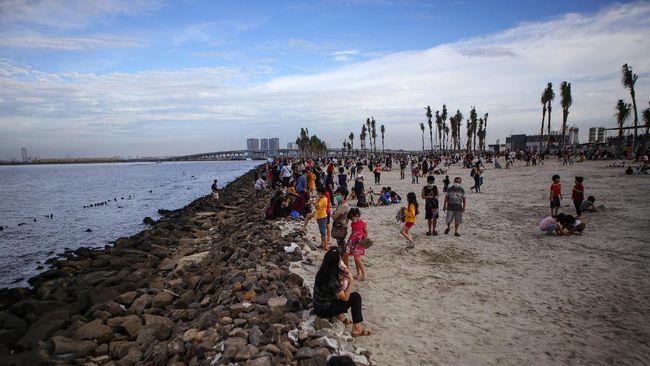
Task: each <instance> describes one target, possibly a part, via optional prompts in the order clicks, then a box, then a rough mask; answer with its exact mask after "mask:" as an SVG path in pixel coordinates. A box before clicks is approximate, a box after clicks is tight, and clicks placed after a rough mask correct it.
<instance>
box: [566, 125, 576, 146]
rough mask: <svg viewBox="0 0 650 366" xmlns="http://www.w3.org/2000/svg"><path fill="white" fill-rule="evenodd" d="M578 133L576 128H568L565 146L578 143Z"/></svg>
mask: <svg viewBox="0 0 650 366" xmlns="http://www.w3.org/2000/svg"><path fill="white" fill-rule="evenodd" d="M578 131H579V129H578V127H571V128H569V134H568V136H569V139H568V141H567V144H570V145H575V144H578V143H579V141H578Z"/></svg>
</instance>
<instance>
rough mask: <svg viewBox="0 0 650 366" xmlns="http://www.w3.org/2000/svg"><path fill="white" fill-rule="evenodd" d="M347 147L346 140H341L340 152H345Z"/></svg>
mask: <svg viewBox="0 0 650 366" xmlns="http://www.w3.org/2000/svg"><path fill="white" fill-rule="evenodd" d="M347 149H348V141H347V140H343V147H342V148H341V154H345V150H347Z"/></svg>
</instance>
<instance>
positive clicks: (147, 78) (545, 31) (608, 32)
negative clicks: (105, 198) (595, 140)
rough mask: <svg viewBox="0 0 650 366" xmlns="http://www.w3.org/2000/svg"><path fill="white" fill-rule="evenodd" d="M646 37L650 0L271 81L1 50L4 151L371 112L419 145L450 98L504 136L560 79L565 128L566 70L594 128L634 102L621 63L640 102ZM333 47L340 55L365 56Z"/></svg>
mask: <svg viewBox="0 0 650 366" xmlns="http://www.w3.org/2000/svg"><path fill="white" fill-rule="evenodd" d="M289 41H290V42H286V41H285V44H286V45H287V47H307V49H310V48H311V49H319V48H318V46H317V44H318V42H315V45H313V46H312V45H310V41H306V42H307V43H304V42H302V41H300V40H298V39H296V40H293V41H291V40H289ZM311 42H314V41H311ZM648 49H650V4H649V3H648V2H639V3H632V4H626V5H616V6H612V7H610V8H607V9H605V10H603V11H600V12H598V13H595V14H568V15H565V16H561V17H558V18H554V19H550V20H547V21H544V22H536V23H523V24H520V25H517V26H516V27H513V28H512V29H508V30H505V31H503V32H498V33H494V34H490V35H486V36H484V37H478V38H473V39H467V40H463V41H459V42H454V43H449V44H443V45H440V46H437V47H434V48H430V49H426V50H415V51H409V52H400V53H393V54H388V55H382V56H380V57H374V58H372V59H369V60H368V59H366V61H363V62H347V63H345V64H343V65H339V66H338V67H335V68H334V69H331V71H327V72H320V73H312V74H302V75H287V76H281V77H273V78H271V79H270V80H269V79H264V80H265V81H257V80H258V79H256V78H253V77H251V75H255V73H257V72H260V70H256V69H253V68H250V69H248V68H192V69H183V70H156V71H145V72H138V73H110V74H94V73H66V74H56V73H46V72H43V71H39V70H36V69H34V67H32V66H30V65H25V64H21V63H18V62H14V61H10V60H0V100H1V102H0V157H5V158H6V157H11V156H12V155H16V154H17V151H19V149H20V147H21V146H27V147H28V148H30V151H32V150H33V151H41V153H39V154H40V155H52V156H62V155H65V154H66V151H68V150H67V149H68V147H69V146H71V145H75V146H78V147H79V149H78V151H81V150H83V151H88V155H93V154H99V153H101V154H108V155H113V154H124V155H129V154H131V155H136V154H142V155H155V154H160V155H167V154H181V153H193V152H201V151H214V150H221V149H236V148H242V147H243V146H244V137H243V136H245V135H249V134H251V133H253V132H254V131H261V132H259V133H260V134H264V135H268V136H271V135H274V136H278V137H280V138H281V140H282V142H284V141H288V140H293V139H294V138H295V135H296V132H297V131H298V129H299V127H309V130H310V131H312V132H314V133H316V134H318V135H319V136H320V137H323V138H325V139H326V140H327V141H328V142H330V143H331V145H332V146H340V145H341V141H342V140H343V139H344V138H345V137H346V136H347V135H348V134H349V132H354V133H355V135H358V133H359V130H360V128H361V123H362V122H363V121H364V120H365V118H366V117H367V116H370V115H372V116H374V117H375V119H376V120H377V121H378V123H380V124H385V125H386V129H387V134H386V146H387V147H399V148H412V149H418V148H419V147H420V142H419V133H420V131H419V128H418V123H419V122H421V121H423V120H424V118H425V116H424V107H425V106H427V105H431V106H432V108H433V109H434V111H435V110H437V109H440V108H441V107H442V104H443V103H446V105H447V107H448V109H449V110H450V111H454V112H455V111H456V109H460V110H461V111H462V112H463V113H464V114H465V115H467V113H468V111H469V108H470V106H476V107H477V110H478V113H479V115H482V114H483V113H486V112H488V113H489V114H490V126H489V127H488V137H487V140H488V142H490V143H493V142H494V141H495V140H496V139H499V138H500V139H501V142H503V140H504V137H505V136H506V135H508V133H509V131H510V130H514V132H520V131H522V132H524V133H535V132H536V131H538V130H539V121H540V119H541V116H540V114H541V106H540V105H539V97H540V94H541V92H542V90H543V88H544V87H545V85H546V83H547V82H549V81H550V82H553V84H554V85H555V90H556V94H557V95H558V97H557V98H556V101H555V103H556V105H555V108H554V109H553V110H554V114H553V119H552V121H553V126H552V128H554V129H557V127H558V126H559V124H560V123H561V116H560V113H559V110H560V108H559V84H560V83H561V82H562V81H564V80H567V81H569V82H571V83H572V88H573V100H574V104H573V106H572V108H571V113H570V115H569V121H568V124H569V125H577V126H578V127H580V128H581V132H582V134H581V137H582V138H583V139H584V137H585V136H586V132H587V130H588V127H591V126H614V118H613V117H612V115H613V113H614V110H613V108H614V104H615V103H616V100H617V99H620V98H623V99H626V100H629V94H628V92H627V91H626V90H624V89H623V87H622V86H621V85H620V75H619V70H620V67H621V65H622V64H623V63H629V64H631V65H632V66H633V67H634V71H635V73H637V74H639V75H640V79H639V81H638V82H637V90H636V94H637V104H638V105H639V106H645V105H646V101H647V100H648V98H649V96H650V77H649V76H648V75H650V58H648V55H647V50H648ZM327 51H328V52H327V53H325V54H326V55H328V56H329V57H337V56H340V57H357V56H359V55H360V53H356V52H357V51H356V50H340V51H334V50H333V49H329V50H327ZM323 52H325V50H324V51H323ZM361 55H363V54H361ZM512 55H516V57H512ZM363 56H365V55H363ZM255 133H258V132H255ZM261 137H262V136H261ZM81 147H83V149H81ZM84 149H85V150H84ZM111 149H113V150H111Z"/></svg>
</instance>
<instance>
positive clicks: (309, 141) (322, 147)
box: [296, 128, 327, 158]
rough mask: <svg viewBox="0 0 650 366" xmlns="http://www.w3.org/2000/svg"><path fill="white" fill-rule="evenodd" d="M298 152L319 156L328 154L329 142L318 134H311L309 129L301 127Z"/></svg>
mask: <svg viewBox="0 0 650 366" xmlns="http://www.w3.org/2000/svg"><path fill="white" fill-rule="evenodd" d="M296 146H298V152H299V153H300V154H301V155H302V156H305V157H310V158H314V157H318V156H323V155H327V144H325V141H323V140H321V139H319V138H318V137H317V136H316V135H313V136H309V129H307V128H301V129H300V135H299V136H298V137H297V138H296Z"/></svg>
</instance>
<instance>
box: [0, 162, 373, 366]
mask: <svg viewBox="0 0 650 366" xmlns="http://www.w3.org/2000/svg"><path fill="white" fill-rule="evenodd" d="M254 173H255V172H249V173H248V174H246V175H244V176H242V177H241V178H239V179H238V180H236V181H234V182H233V183H231V184H230V185H229V186H227V187H226V188H225V189H224V190H223V191H222V193H221V202H228V203H229V204H230V205H232V206H228V207H224V206H221V203H216V202H214V201H213V200H212V199H211V198H210V197H209V196H208V197H204V198H201V199H198V200H196V201H194V202H192V203H191V204H190V205H188V206H187V207H185V208H183V209H180V210H176V211H163V213H164V217H163V218H162V219H161V220H159V221H157V222H153V223H152V222H150V224H151V225H152V226H151V228H149V229H147V230H144V231H143V232H141V233H139V234H137V235H134V236H132V237H129V238H121V239H119V240H117V241H116V242H115V244H114V245H113V246H110V247H109V246H107V247H106V248H105V249H102V250H93V249H87V248H80V249H78V250H76V251H74V252H71V253H68V254H67V256H66V257H67V258H66V259H65V260H59V261H56V262H55V263H54V264H55V268H53V269H51V270H48V271H46V272H44V273H42V274H40V275H38V276H36V277H34V278H32V279H31V280H30V284H32V286H33V289H25V288H19V289H3V290H0V365H8V364H18V365H37V364H83V365H135V364H150V365H184V364H185V365H219V364H224V365H227V364H240V365H279V364H299V365H317V364H323V363H324V360H325V358H326V357H327V356H328V355H329V354H332V353H335V354H340V353H341V352H349V353H351V354H354V355H358V353H359V352H357V351H358V350H353V349H351V348H349V347H348V348H347V349H346V348H345V347H344V346H342V345H341V344H340V342H338V341H335V339H336V334H333V333H332V332H331V331H328V330H327V327H325V328H323V329H317V328H319V327H315V326H314V325H313V323H314V318H313V317H310V316H309V314H310V311H309V308H310V307H311V298H310V294H309V289H308V287H306V286H304V284H303V279H302V278H301V277H300V276H298V275H296V274H294V273H291V272H290V271H289V266H290V263H291V262H300V261H301V260H302V256H301V253H300V251H295V252H294V253H291V254H288V253H286V252H285V251H284V249H283V247H284V246H286V245H289V244H290V243H291V242H296V241H300V234H299V233H291V234H288V235H284V236H282V235H280V230H279V229H278V228H277V227H276V226H274V225H273V223H271V222H265V221H263V211H264V210H263V209H264V206H265V204H266V202H265V201H266V199H264V201H262V200H261V199H260V200H258V199H254V198H253V197H254V196H255V195H254V193H253V189H252V187H253V175H254ZM285 234H286V233H285ZM357 361H360V362H362V363H368V362H366V361H367V359H366V358H363V359H362V358H360V357H357Z"/></svg>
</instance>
